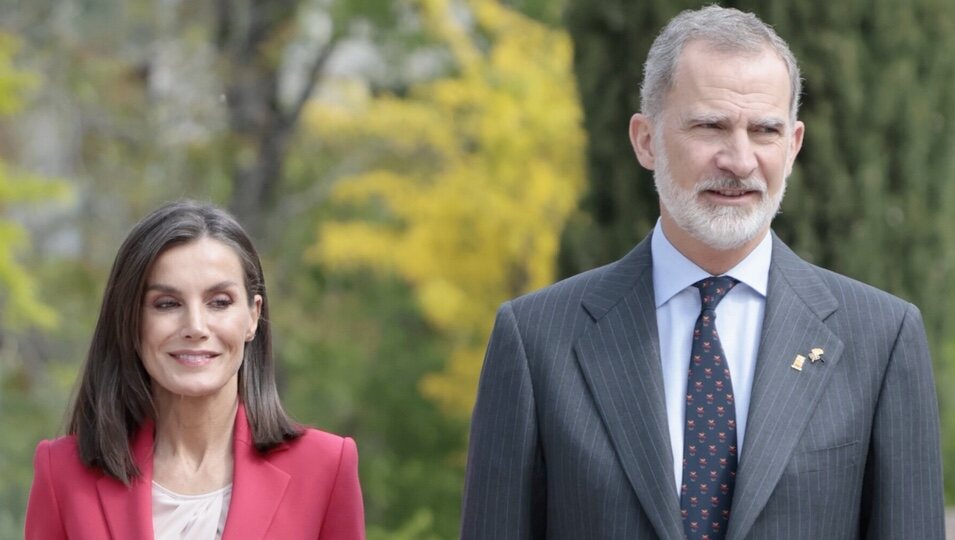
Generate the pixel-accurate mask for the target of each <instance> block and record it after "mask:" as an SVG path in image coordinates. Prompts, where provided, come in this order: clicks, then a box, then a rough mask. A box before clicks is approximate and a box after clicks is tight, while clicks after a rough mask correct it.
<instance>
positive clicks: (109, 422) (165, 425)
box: [26, 201, 364, 540]
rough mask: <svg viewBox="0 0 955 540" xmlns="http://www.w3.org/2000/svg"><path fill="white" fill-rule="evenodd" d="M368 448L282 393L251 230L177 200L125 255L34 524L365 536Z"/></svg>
mask: <svg viewBox="0 0 955 540" xmlns="http://www.w3.org/2000/svg"><path fill="white" fill-rule="evenodd" d="M357 462H358V456H357V451H356V449H355V443H354V441H352V440H351V439H348V438H344V439H343V438H341V437H337V436H335V435H331V434H328V433H323V432H321V431H318V430H314V429H304V428H301V427H299V426H296V425H295V424H294V423H292V421H291V420H290V419H289V418H288V416H286V414H285V412H284V411H283V409H282V406H281V404H280V403H279V398H278V393H277V391H276V385H275V374H274V364H273V360H272V348H271V333H270V331H269V310H268V297H267V296H266V293H265V282H264V279H263V276H262V267H261V264H260V262H259V258H258V255H257V254H256V251H255V248H254V247H253V246H252V243H251V242H250V240H249V238H248V236H247V235H246V234H245V232H244V231H243V230H242V228H241V227H240V226H239V224H238V223H237V222H236V221H235V220H234V219H233V218H232V217H231V216H229V215H228V214H227V213H225V212H224V211H222V210H219V209H217V208H215V207H213V206H209V205H204V204H199V203H196V202H192V201H185V202H178V203H173V204H169V205H166V206H164V207H162V208H160V209H158V210H156V211H155V212H153V213H152V214H151V215H149V216H148V217H146V218H145V219H144V220H143V221H142V222H140V223H139V224H138V225H136V226H135V227H134V228H133V230H132V232H130V234H129V236H128V237H127V238H126V241H125V242H123V245H122V247H120V249H119V253H118V254H117V255H116V260H115V262H114V263H113V269H112V272H111V273H110V277H109V282H108V283H107V285H106V292H105V294H104V297H103V304H102V307H101V309H100V315H99V320H98V321H97V324H96V330H95V332H94V334H93V339H92V344H91V345H90V350H89V355H88V356H87V359H86V365H85V367H84V368H83V373H82V380H81V382H80V386H79V389H78V392H77V396H76V400H75V403H74V404H73V407H72V412H71V421H70V426H69V435H68V436H66V437H62V438H60V439H56V440H54V441H42V442H40V444H39V446H38V447H37V451H36V456H35V457H34V469H35V476H34V480H33V488H32V490H31V492H30V501H29V506H28V508H27V516H26V537H27V538H28V539H32V538H37V539H40V538H42V539H50V538H66V537H69V538H80V539H85V538H89V539H93V538H95V539H102V538H117V539H132V538H135V539H142V538H153V537H154V538H157V539H166V538H176V539H180V538H181V539H187V538H188V539H193V538H195V539H203V540H205V539H209V540H212V539H218V538H222V539H224V540H230V539H236V540H237V539H253V538H281V539H294V538H313V539H314V538H322V539H353V538H364V515H363V509H362V499H361V490H360V487H359V483H358V468H357Z"/></svg>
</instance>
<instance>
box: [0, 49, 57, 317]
mask: <svg viewBox="0 0 955 540" xmlns="http://www.w3.org/2000/svg"><path fill="white" fill-rule="evenodd" d="M16 50H17V41H16V40H15V39H14V38H13V37H12V36H10V35H7V34H0V117H2V116H9V115H11V114H13V113H15V112H17V111H18V110H19V109H20V108H21V107H22V106H23V100H24V96H25V94H26V93H27V92H28V91H29V90H30V89H31V88H33V87H34V85H35V79H34V78H33V77H32V76H31V75H30V74H29V73H27V72H25V71H23V70H20V69H17V68H16V67H15V66H14V64H13V57H14V55H15V53H16ZM67 193H68V191H67V188H66V186H65V185H64V184H61V183H54V182H50V181H48V180H45V179H42V178H39V177H36V176H33V175H29V174H26V173H22V172H18V171H14V170H12V169H11V167H10V166H9V165H7V164H6V163H5V162H4V161H3V160H2V159H0V211H3V213H4V214H6V210H8V209H11V208H14V207H15V206H16V205H22V204H23V203H34V202H41V201H44V200H47V199H51V198H57V197H58V198H62V197H64V196H65V195H66V194H67ZM26 243H27V233H26V230H25V229H24V228H23V227H22V226H21V225H19V224H18V223H17V222H16V221H13V220H12V219H9V218H7V217H3V214H0V320H2V321H4V323H5V324H6V325H8V326H9V327H10V328H13V329H22V328H24V327H26V326H28V325H37V326H41V327H44V328H50V327H52V326H53V325H54V324H56V314H55V312H54V311H53V310H52V309H50V308H49V307H48V306H46V305H44V304H43V303H42V302H40V301H39V299H38V298H37V283H36V280H35V279H34V278H33V276H32V275H31V273H30V272H29V271H28V270H27V269H26V268H24V267H23V266H22V265H21V264H20V263H19V262H18V260H17V254H18V251H19V250H21V249H23V248H24V247H26Z"/></svg>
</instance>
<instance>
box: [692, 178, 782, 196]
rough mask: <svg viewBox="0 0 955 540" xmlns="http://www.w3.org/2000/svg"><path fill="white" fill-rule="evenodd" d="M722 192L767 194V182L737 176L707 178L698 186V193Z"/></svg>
mask: <svg viewBox="0 0 955 540" xmlns="http://www.w3.org/2000/svg"><path fill="white" fill-rule="evenodd" d="M720 190H738V191H758V192H759V193H764V194H765V193H766V182H764V181H762V180H760V179H759V178H756V177H753V176H750V177H747V178H736V177H735V176H723V177H714V178H706V179H704V180H703V181H702V182H700V183H699V184H697V185H696V192H697V193H701V192H703V191H720Z"/></svg>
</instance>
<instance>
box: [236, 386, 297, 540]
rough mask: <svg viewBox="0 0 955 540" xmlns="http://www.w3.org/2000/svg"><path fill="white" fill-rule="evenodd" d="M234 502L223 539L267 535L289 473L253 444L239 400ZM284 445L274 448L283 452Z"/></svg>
mask: <svg viewBox="0 0 955 540" xmlns="http://www.w3.org/2000/svg"><path fill="white" fill-rule="evenodd" d="M234 441H235V447H234V452H235V453H234V457H235V462H234V471H233V476H232V502H230V503H229V515H228V518H226V525H225V531H224V532H223V534H222V538H223V540H239V539H242V540H246V539H252V538H265V535H266V533H267V532H268V528H269V525H270V524H271V523H272V519H273V518H274V517H275V512H276V511H277V510H278V509H279V506H280V505H281V503H282V498H283V497H284V495H285V490H286V488H287V487H288V483H289V479H290V476H289V474H288V473H286V472H285V471H283V470H282V469H279V468H278V467H276V466H274V465H272V464H271V463H269V461H268V459H267V457H263V456H262V455H260V454H259V453H258V452H257V451H256V450H255V447H254V446H253V444H252V436H251V433H250V432H249V423H248V421H247V420H246V416H245V407H244V405H243V404H242V403H239V410H238V412H237V413H236V417H235V432H234ZM281 451H282V448H281V447H280V448H278V449H276V450H273V452H281Z"/></svg>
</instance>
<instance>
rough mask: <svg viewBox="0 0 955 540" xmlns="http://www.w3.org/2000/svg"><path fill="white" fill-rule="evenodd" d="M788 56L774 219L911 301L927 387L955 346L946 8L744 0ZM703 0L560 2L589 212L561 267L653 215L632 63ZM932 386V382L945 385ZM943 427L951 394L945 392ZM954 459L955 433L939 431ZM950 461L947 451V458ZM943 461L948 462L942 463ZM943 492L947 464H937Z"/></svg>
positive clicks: (954, 173) (614, 250) (943, 372)
mask: <svg viewBox="0 0 955 540" xmlns="http://www.w3.org/2000/svg"><path fill="white" fill-rule="evenodd" d="M722 4H723V5H727V6H734V7H738V8H740V9H742V10H745V11H753V12H755V13H756V14H757V15H759V16H760V17H761V18H762V19H763V20H765V21H766V22H768V23H770V24H772V25H773V26H774V27H775V28H776V30H777V32H779V34H780V35H781V36H782V37H783V38H784V39H786V40H787V41H788V42H789V43H790V45H791V47H792V49H793V52H794V53H795V55H796V57H797V58H798V59H799V61H800V65H801V68H802V72H803V77H804V79H805V92H804V96H803V107H802V110H801V113H800V117H801V119H802V120H803V121H805V123H806V136H805V142H804V145H803V149H802V152H801V154H800V155H799V157H798V158H797V161H796V167H795V170H794V173H793V175H792V177H791V178H790V182H789V189H788V192H787V195H786V199H785V201H784V202H783V205H782V210H783V213H782V214H781V215H780V216H779V217H778V218H777V219H776V221H775V224H774V229H775V230H776V231H777V233H778V234H779V235H780V236H781V237H782V238H783V240H785V241H787V242H788V243H789V244H790V245H791V246H792V247H793V248H794V249H795V250H796V251H797V252H799V253H800V254H801V255H802V256H804V257H806V258H807V259H809V260H811V261H813V262H815V263H817V264H820V265H822V266H825V267H828V268H831V269H833V270H836V271H838V272H841V273H844V274H847V275H850V276H853V277H855V278H857V279H860V280H862V281H865V282H868V283H871V284H873V285H875V286H878V287H880V288H883V289H886V290H888V291H891V292H893V293H895V294H898V295H900V296H902V297H904V298H907V299H909V300H911V301H913V302H914V303H915V304H916V305H918V306H919V307H920V308H921V310H922V312H923V315H924V318H925V322H926V326H927V329H928V332H929V339H930V343H931V346H932V349H933V351H934V352H935V361H936V373H937V375H938V378H939V381H940V382H941V381H950V380H951V379H952V375H951V371H952V370H953V369H955V356H953V354H955V352H953V349H952V347H951V346H950V345H949V344H948V341H950V340H949V338H948V337H947V336H951V335H952V334H953V332H955V228H953V227H952V226H951V222H952V216H953V215H955V183H953V182H951V178H953V177H955V154H953V152H952V148H955V93H953V92H952V88H953V87H955V59H953V57H952V55H950V54H946V53H943V51H950V50H953V48H955V4H952V3H950V2H945V1H940V0H914V1H902V0H885V1H879V2H876V3H875V4H873V3H870V2H825V1H806V2H791V1H784V0H772V1H769V2H757V1H755V0H741V1H736V2H722ZM701 5H703V3H702V2H688V1H683V2H665V3H664V2H627V1H624V0H610V1H607V2H599V3H593V2H588V1H587V0H571V5H570V9H569V12H568V13H569V14H568V21H567V22H568V26H569V27H570V29H571V34H572V36H573V38H574V42H575V45H576V52H577V54H576V57H575V58H576V64H575V67H576V70H577V75H578V79H579V81H580V91H581V95H582V101H583V103H584V111H585V119H586V120H585V123H586V126H587V130H588V133H589V135H590V146H589V154H588V173H589V179H590V187H589V191H588V194H587V196H586V198H585V199H584V207H585V209H586V210H587V212H588V214H589V215H588V217H587V219H585V220H581V221H579V222H577V223H575V224H574V225H573V226H572V227H569V228H568V230H567V231H566V233H565V236H564V243H563V250H562V253H561V261H562V271H563V272H564V273H574V272H577V271H579V270H582V269H584V268H588V267H591V266H595V265H597V264H600V263H603V262H606V261H609V260H612V259H615V258H618V257H619V256H620V255H622V254H623V253H625V252H626V251H627V250H628V249H629V248H630V247H632V246H633V245H634V243H636V242H637V241H638V240H639V239H640V238H641V237H642V236H643V235H644V234H646V231H648V230H649V228H650V227H651V226H652V224H653V222H654V220H655V219H656V216H657V215H658V206H657V200H656V196H655V194H654V193H653V184H652V181H651V180H652V177H651V175H650V173H648V172H646V171H643V170H642V169H640V167H639V165H638V164H637V163H636V161H635V159H634V157H633V153H632V151H631V150H630V148H629V144H628V141H627V137H626V124H627V121H628V119H629V117H630V115H631V114H632V113H634V112H635V111H637V110H638V108H639V96H638V89H639V83H640V81H641V79H642V73H641V65H642V62H643V60H644V59H645V58H646V53H647V50H648V49H649V46H650V43H651V41H652V39H653V38H654V37H655V36H656V35H657V33H658V32H659V31H660V29H661V28H662V26H663V25H664V24H665V22H666V21H667V20H669V18H671V17H672V16H673V15H674V14H675V13H676V12H678V11H679V10H680V9H683V8H696V7H700V6H701ZM941 387H943V388H944V386H941ZM942 407H943V424H944V425H945V426H946V428H947V427H948V426H952V425H953V420H952V418H953V416H955V400H951V399H950V398H948V397H947V396H945V395H943V396H942ZM943 438H944V439H945V440H946V443H945V444H946V456H949V457H951V456H955V446H953V445H955V442H952V441H953V439H955V431H953V430H951V429H946V430H945V432H943ZM945 461H946V463H949V462H951V461H952V460H951V459H946V460H945ZM949 469H950V470H951V468H949ZM946 485H947V486H948V490H949V493H950V494H951V493H953V492H955V473H952V472H949V473H948V477H947V483H946Z"/></svg>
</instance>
